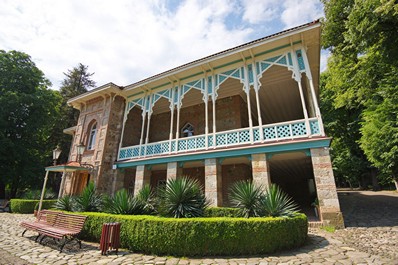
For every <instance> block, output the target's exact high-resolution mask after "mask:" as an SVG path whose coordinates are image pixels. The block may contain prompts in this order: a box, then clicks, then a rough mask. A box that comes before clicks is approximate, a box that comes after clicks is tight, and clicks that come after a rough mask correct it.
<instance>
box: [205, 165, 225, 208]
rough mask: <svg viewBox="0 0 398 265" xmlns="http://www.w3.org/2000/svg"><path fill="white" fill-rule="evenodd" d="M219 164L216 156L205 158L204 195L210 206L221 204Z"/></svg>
mask: <svg viewBox="0 0 398 265" xmlns="http://www.w3.org/2000/svg"><path fill="white" fill-rule="evenodd" d="M221 173H222V172H221V165H220V164H219V163H218V161H217V159H216V158H211V159H205V195H206V198H207V199H208V200H209V201H210V205H211V206H216V207H217V206H222V174H221Z"/></svg>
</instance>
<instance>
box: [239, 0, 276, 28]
mask: <svg viewBox="0 0 398 265" xmlns="http://www.w3.org/2000/svg"><path fill="white" fill-rule="evenodd" d="M242 5H243V11H244V12H243V17H242V18H243V19H244V20H246V21H248V22H249V23H251V24H258V23H262V22H267V21H271V20H273V19H276V18H278V17H279V10H278V9H279V5H280V3H279V2H278V1H275V0H243V1H242Z"/></svg>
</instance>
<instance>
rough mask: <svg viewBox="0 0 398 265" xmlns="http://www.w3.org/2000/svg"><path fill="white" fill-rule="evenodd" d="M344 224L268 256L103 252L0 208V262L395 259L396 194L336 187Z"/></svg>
mask: <svg viewBox="0 0 398 265" xmlns="http://www.w3.org/2000/svg"><path fill="white" fill-rule="evenodd" d="M339 197H340V200H341V205H342V211H343V214H344V216H345V220H346V226H347V228H346V229H343V230H338V231H336V232H335V233H329V232H326V231H324V230H319V229H314V230H311V231H310V234H309V238H308V242H307V244H306V245H305V246H303V247H301V248H299V249H296V250H292V251H285V252H281V253H275V254H272V255H271V256H261V257H216V258H214V257H209V258H200V259H199V258H174V257H156V256H147V255H142V254H134V253H129V252H120V253H119V255H115V254H113V255H109V256H101V255H100V251H99V250H98V244H92V243H87V242H85V243H84V244H83V248H82V249H81V250H80V249H79V248H78V247H77V246H76V245H72V246H67V247H66V248H65V251H64V252H63V253H59V252H58V251H57V250H56V246H55V244H54V242H53V241H52V240H48V241H46V242H45V243H46V245H45V246H43V245H39V244H38V243H35V242H34V238H35V237H34V235H35V234H34V233H29V232H27V233H26V234H25V237H21V233H22V229H21V228H20V227H19V226H18V224H19V222H21V221H22V220H26V219H33V217H32V216H31V215H21V214H8V213H0V221H1V222H0V239H1V240H0V241H1V242H0V264H52V265H58V264H115V265H116V264H157V265H160V264H261V265H263V264H398V194H397V193H393V192H385V191H384V192H357V191H355V192H339Z"/></svg>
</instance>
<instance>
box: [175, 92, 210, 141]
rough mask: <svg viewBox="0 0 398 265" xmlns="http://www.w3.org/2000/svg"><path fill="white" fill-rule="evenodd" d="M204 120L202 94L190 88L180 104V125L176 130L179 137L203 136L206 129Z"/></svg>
mask: <svg viewBox="0 0 398 265" xmlns="http://www.w3.org/2000/svg"><path fill="white" fill-rule="evenodd" d="M205 119H206V118H205V104H204V102H203V94H202V92H201V91H199V90H197V89H193V88H191V89H190V90H189V91H188V93H186V94H185V95H184V98H183V99H182V102H181V109H180V123H179V128H178V129H177V130H179V134H180V137H181V138H183V137H188V136H193V135H200V134H204V133H205V127H206V124H205ZM189 130H192V131H189ZM193 130H194V131H193Z"/></svg>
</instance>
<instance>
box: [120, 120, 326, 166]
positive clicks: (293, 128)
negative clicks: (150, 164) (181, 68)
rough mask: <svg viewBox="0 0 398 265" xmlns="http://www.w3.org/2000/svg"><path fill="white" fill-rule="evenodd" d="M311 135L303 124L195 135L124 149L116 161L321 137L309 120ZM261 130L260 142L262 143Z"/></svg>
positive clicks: (297, 122) (286, 123) (276, 125)
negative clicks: (314, 136) (315, 136)
mask: <svg viewBox="0 0 398 265" xmlns="http://www.w3.org/2000/svg"><path fill="white" fill-rule="evenodd" d="M309 128H310V132H307V127H306V125H305V120H296V121H289V122H282V123H275V124H268V125H263V126H261V128H260V127H259V126H256V127H253V129H252V130H250V128H242V129H237V130H230V131H224V132H217V133H215V134H209V135H208V136H207V145H206V136H205V135H196V136H191V137H186V138H181V139H178V140H176V139H173V140H166V141H161V142H156V143H149V144H143V145H136V146H128V147H123V148H121V149H120V151H119V158H118V160H126V159H134V158H144V157H151V156H157V155H164V154H173V153H174V154H175V153H184V152H192V151H200V150H206V149H209V148H210V149H216V148H219V147H230V146H236V145H242V144H250V143H261V142H271V141H278V140H284V139H295V138H302V137H309V136H313V135H320V132H321V131H320V128H319V122H318V120H317V118H311V119H309ZM261 130H262V135H263V139H261Z"/></svg>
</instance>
